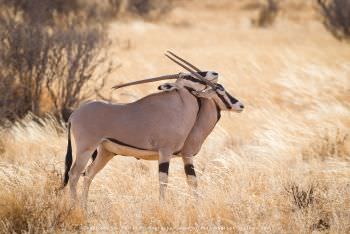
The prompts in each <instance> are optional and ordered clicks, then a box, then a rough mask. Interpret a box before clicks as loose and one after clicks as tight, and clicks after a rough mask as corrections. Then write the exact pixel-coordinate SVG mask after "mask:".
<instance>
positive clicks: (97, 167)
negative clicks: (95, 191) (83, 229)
mask: <svg viewBox="0 0 350 234" xmlns="http://www.w3.org/2000/svg"><path fill="white" fill-rule="evenodd" d="M113 156H114V154H113V153H111V152H109V151H107V150H105V149H104V148H103V146H102V145H100V146H99V147H98V149H97V156H96V159H95V160H94V161H93V162H92V163H91V164H90V165H89V167H88V168H87V169H86V172H85V176H84V185H83V193H82V200H81V205H82V207H83V208H84V209H85V210H86V207H87V199H88V193H89V188H90V184H91V181H92V180H93V179H94V177H95V176H96V174H97V173H98V172H99V171H101V170H102V168H104V166H106V164H107V163H108V162H109V160H111V159H112V158H113Z"/></svg>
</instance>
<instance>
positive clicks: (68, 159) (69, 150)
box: [63, 123, 73, 187]
mask: <svg viewBox="0 0 350 234" xmlns="http://www.w3.org/2000/svg"><path fill="white" fill-rule="evenodd" d="M70 125H71V124H70V123H68V145H67V154H66V161H65V171H64V179H63V187H65V186H66V185H67V183H68V180H69V170H70V168H71V166H72V162H73V158H72V143H71V137H70Z"/></svg>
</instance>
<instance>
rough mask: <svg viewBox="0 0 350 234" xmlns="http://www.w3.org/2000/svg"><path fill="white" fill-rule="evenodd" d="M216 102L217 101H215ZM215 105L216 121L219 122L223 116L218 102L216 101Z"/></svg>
mask: <svg viewBox="0 0 350 234" xmlns="http://www.w3.org/2000/svg"><path fill="white" fill-rule="evenodd" d="M214 103H215V102H214ZM215 107H216V122H219V120H220V118H221V109H220V107H219V106H218V104H216V103H215Z"/></svg>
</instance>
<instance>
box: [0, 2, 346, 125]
mask: <svg viewBox="0 0 350 234" xmlns="http://www.w3.org/2000/svg"><path fill="white" fill-rule="evenodd" d="M223 2H225V1H223ZM240 2H241V3H240V8H241V9H242V10H243V11H254V15H253V16H252V17H251V23H252V25H253V26H256V27H269V26H271V25H272V24H273V23H274V22H275V21H276V20H278V18H279V15H283V14H284V15H285V14H288V10H293V7H294V10H298V8H302V7H306V8H307V7H309V8H313V9H314V13H315V12H316V15H317V17H318V19H319V20H321V21H322V22H323V23H324V25H325V27H326V28H327V29H328V30H329V31H330V32H331V33H332V34H333V35H334V36H335V37H336V38H338V39H339V40H348V39H349V37H350V2H349V1H347V0H315V1H314V2H312V3H311V4H310V2H311V1H310V2H309V3H304V4H302V3H299V4H297V3H293V1H281V0H266V1H259V0H256V1H253V0H251V1H240ZM181 4H182V5H183V4H185V1H180V0H177V1H176V0H171V1H161V0H104V1H96V0H89V1H81V0H70V1H67V0H1V1H0V39H1V40H0V95H1V97H0V106H1V109H0V122H2V123H4V122H6V121H7V120H10V121H13V120H15V119H17V118H22V117H24V116H25V115H26V114H27V113H28V112H31V113H33V114H34V115H36V116H43V115H45V114H47V113H52V114H54V115H55V116H56V117H57V119H63V120H67V118H68V116H69V114H70V113H71V111H72V108H75V107H77V105H78V104H79V103H80V102H81V101H82V100H85V99H86V98H88V97H92V96H93V95H95V96H96V95H97V96H98V97H99V98H102V99H103V98H105V99H106V97H104V95H102V94H101V93H99V90H101V88H102V87H103V86H104V85H105V79H106V78H107V77H108V74H110V73H111V72H112V71H113V69H115V68H116V66H115V65H113V64H111V62H110V61H108V57H109V56H108V53H107V52H108V47H109V45H110V42H109V40H108V36H107V33H106V30H107V28H108V27H107V26H108V22H110V21H112V20H126V19H128V18H135V17H136V18H140V19H143V20H149V21H154V22H156V21H160V20H162V18H163V17H165V16H166V14H167V13H169V12H170V11H171V10H172V9H173V8H174V7H176V6H178V5H181ZM199 4H203V5H205V4H209V5H210V4H211V3H210V2H209V1H201V2H200V3H199ZM293 4H294V5H293ZM214 5H215V4H214ZM217 5H220V4H217ZM300 23H302V22H300ZM97 68H98V69H97ZM96 77H98V78H99V79H98V81H97V80H94V79H95V78H96ZM89 83H90V84H93V85H88V84H89ZM7 123H8V122H7Z"/></svg>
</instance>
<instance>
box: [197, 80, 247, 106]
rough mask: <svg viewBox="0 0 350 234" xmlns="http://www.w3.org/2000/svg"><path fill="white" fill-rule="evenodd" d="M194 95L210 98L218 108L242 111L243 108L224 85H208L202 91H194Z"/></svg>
mask: <svg viewBox="0 0 350 234" xmlns="http://www.w3.org/2000/svg"><path fill="white" fill-rule="evenodd" d="M194 95H196V96H197V97H201V98H209V99H212V100H213V101H214V102H215V104H216V106H218V107H219V108H220V110H230V111H236V112H242V111H243V109H244V105H243V103H242V102H240V101H238V100H237V99H236V98H234V97H233V96H232V95H231V94H229V93H228V92H227V91H226V90H225V88H224V86H222V85H221V84H218V83H217V84H215V88H211V87H210V88H208V89H205V90H203V91H200V92H195V93H194Z"/></svg>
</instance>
